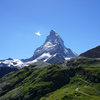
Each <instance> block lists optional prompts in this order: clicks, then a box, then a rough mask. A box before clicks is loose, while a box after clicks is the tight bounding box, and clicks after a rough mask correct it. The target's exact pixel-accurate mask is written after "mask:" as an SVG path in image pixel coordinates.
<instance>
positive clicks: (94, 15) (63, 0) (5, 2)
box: [0, 0, 100, 59]
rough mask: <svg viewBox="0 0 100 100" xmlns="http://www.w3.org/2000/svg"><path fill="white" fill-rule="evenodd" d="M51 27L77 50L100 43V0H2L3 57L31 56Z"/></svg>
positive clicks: (0, 42) (0, 41)
mask: <svg viewBox="0 0 100 100" xmlns="http://www.w3.org/2000/svg"><path fill="white" fill-rule="evenodd" d="M51 29H54V30H56V32H57V33H59V35H60V36H61V37H62V39H63V40H64V42H65V45H66V47H68V48H71V49H72V50H73V51H74V52H76V53H77V54H80V53H82V52H84V51H86V50H88V49H90V48H93V47H96V46H98V45H100V0H0V59H6V58H9V57H11V58H18V59H21V58H28V57H31V56H32V55H33V53H34V50H35V49H36V48H37V47H39V46H40V45H42V44H43V42H44V41H45V39H46V36H47V35H48V34H49V31H50V30H51ZM36 32H40V33H41V36H37V35H36V34H35V33H36Z"/></svg>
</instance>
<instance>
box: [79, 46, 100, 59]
mask: <svg viewBox="0 0 100 100" xmlns="http://www.w3.org/2000/svg"><path fill="white" fill-rule="evenodd" d="M80 56H82V57H88V58H100V46H97V47H95V48H93V49H90V50H88V51H86V52H84V53H82V54H80Z"/></svg>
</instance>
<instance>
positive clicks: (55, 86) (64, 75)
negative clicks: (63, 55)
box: [0, 58, 100, 100]
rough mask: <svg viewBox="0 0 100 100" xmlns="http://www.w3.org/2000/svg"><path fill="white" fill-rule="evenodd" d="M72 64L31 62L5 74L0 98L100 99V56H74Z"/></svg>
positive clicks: (16, 99)
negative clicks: (35, 66)
mask: <svg viewBox="0 0 100 100" xmlns="http://www.w3.org/2000/svg"><path fill="white" fill-rule="evenodd" d="M68 65H69V67H62V66H59V65H50V66H47V67H44V68H34V67H33V66H32V65H31V66H28V67H25V68H23V69H21V70H19V71H16V72H12V73H10V74H8V75H6V76H4V77H3V78H1V79H0V100H100V60H98V59H89V58H83V59H82V58H81V59H77V60H75V59H74V60H71V61H69V62H68Z"/></svg>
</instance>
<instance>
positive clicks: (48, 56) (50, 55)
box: [31, 30, 76, 63]
mask: <svg viewBox="0 0 100 100" xmlns="http://www.w3.org/2000/svg"><path fill="white" fill-rule="evenodd" d="M75 56H76V54H75V53H74V52H72V51H71V49H69V48H66V47H65V45H64V41H63V40H62V39H61V37H60V36H59V34H58V33H56V32H55V31H54V30H51V31H50V34H49V35H48V36H47V38H46V41H45V42H44V44H43V45H42V46H40V47H39V48H37V49H36V50H35V52H34V55H33V56H32V57H31V60H42V61H44V62H48V63H57V62H60V61H62V60H65V59H66V58H72V57H75Z"/></svg>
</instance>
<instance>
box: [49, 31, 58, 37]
mask: <svg viewBox="0 0 100 100" xmlns="http://www.w3.org/2000/svg"><path fill="white" fill-rule="evenodd" d="M50 35H51V36H58V33H56V31H55V30H51V31H50Z"/></svg>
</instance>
